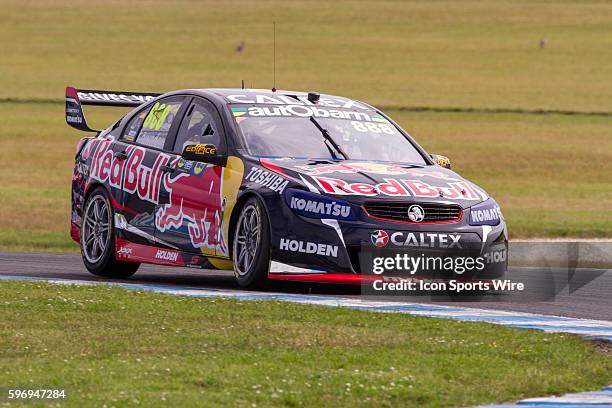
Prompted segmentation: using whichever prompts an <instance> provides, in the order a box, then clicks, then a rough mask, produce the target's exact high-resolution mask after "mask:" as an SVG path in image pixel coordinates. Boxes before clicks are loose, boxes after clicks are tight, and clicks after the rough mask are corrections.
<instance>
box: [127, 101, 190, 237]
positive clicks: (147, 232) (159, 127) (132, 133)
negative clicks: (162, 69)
mask: <svg viewBox="0 0 612 408" xmlns="http://www.w3.org/2000/svg"><path fill="white" fill-rule="evenodd" d="M184 101H185V96H170V97H167V98H163V99H160V100H158V101H156V102H154V103H153V104H151V105H149V106H147V107H146V108H144V109H142V110H141V111H140V112H138V113H137V114H136V115H134V116H133V117H132V118H131V119H130V121H129V122H128V123H127V124H126V126H125V128H124V131H123V134H122V136H121V139H119V140H118V141H117V143H116V145H117V152H118V153H117V155H118V156H120V157H121V158H123V161H124V165H123V177H122V192H123V199H122V201H121V205H122V206H123V214H124V218H123V219H121V218H120V219H119V220H117V221H118V222H116V227H117V228H119V229H123V230H124V232H125V233H126V236H127V237H128V239H129V240H130V241H133V242H137V243H138V242H141V243H146V244H151V243H160V242H159V241H158V240H156V239H155V209H156V206H157V204H158V203H159V197H160V190H161V186H162V184H163V181H162V179H163V178H164V177H166V176H167V173H166V171H167V168H168V167H169V166H168V165H169V164H171V160H172V154H171V151H170V146H168V144H169V143H171V141H172V140H173V139H174V138H173V137H172V135H173V134H174V133H176V129H177V127H178V124H179V123H180V115H181V114H183V113H184V109H181V107H182V105H183V102H184Z"/></svg>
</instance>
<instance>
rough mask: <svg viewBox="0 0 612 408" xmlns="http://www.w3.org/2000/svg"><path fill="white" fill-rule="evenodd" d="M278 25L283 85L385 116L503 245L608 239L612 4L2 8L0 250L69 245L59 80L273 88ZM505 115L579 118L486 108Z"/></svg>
mask: <svg viewBox="0 0 612 408" xmlns="http://www.w3.org/2000/svg"><path fill="white" fill-rule="evenodd" d="M272 21H277V47H276V57H277V72H276V79H277V84H276V85H277V87H280V88H288V89H300V90H317V91H322V92H328V93H338V94H341V95H347V96H350V97H354V98H358V99H363V100H365V101H368V102H370V103H372V104H374V105H379V106H381V107H383V108H385V107H386V108H390V109H389V110H388V113H390V114H391V116H392V117H394V118H395V119H397V120H398V121H399V122H400V123H401V124H402V125H403V126H404V127H405V128H406V129H407V130H408V131H409V132H411V133H412V134H413V135H415V136H416V138H417V140H418V141H419V142H420V143H421V144H422V145H423V146H425V147H426V148H427V149H429V150H430V151H431V152H435V153H439V154H444V155H447V156H449V157H451V159H452V161H453V164H454V168H455V169H456V170H458V171H459V172H460V173H461V174H463V175H464V176H466V177H468V178H470V179H472V180H473V181H475V182H476V183H478V184H480V185H481V186H482V187H484V188H485V189H486V190H487V191H488V192H489V193H490V194H492V195H493V196H494V197H495V198H496V199H498V201H499V202H500V203H501V204H502V207H503V210H504V212H505V215H506V217H507V219H508V222H509V226H510V234H511V237H513V238H518V237H551V236H570V237H612V228H611V227H612V212H611V211H610V208H612V188H611V187H610V186H611V185H612V138H611V137H610V135H611V134H612V114H611V115H607V116H606V115H587V114H584V112H612V108H610V106H612V81H610V80H609V78H611V77H612V54H611V53H609V52H608V49H609V48H610V45H612V36H610V35H609V27H610V26H612V3H606V2H598V1H591V2H589V1H584V2H569V1H568V2H549V1H541V2H531V1H524V2H522V1H513V2H504V1H496V2H489V1H483V2H478V1H466V2H446V1H436V2H367V1H365V2H363V1H361V2H353V1H350V2H349V1H346V2H312V1H303V2H302V1H296V2H276V1H262V2H246V1H245V2H170V3H168V2H161V1H146V2H131V3H129V4H128V3H125V2H119V1H116V2H78V1H71V2H67V1H66V2H56V3H54V4H53V5H52V4H51V3H48V2H42V1H41V2H28V3H27V4H25V5H24V4H23V3H22V2H16V1H3V2H2V13H1V14H0V39H1V40H2V41H0V44H1V45H0V47H1V48H0V51H1V55H2V59H1V60H0V67H1V68H0V69H1V72H2V75H0V108H1V109H2V111H3V113H4V115H3V120H2V121H0V159H2V160H3V163H4V165H3V166H1V167H0V225H2V228H1V229H0V250H7V249H8V250H51V251H64V250H75V249H76V247H75V246H74V245H73V244H72V243H71V242H70V240H69V238H68V235H67V231H68V222H69V192H70V186H69V183H70V175H71V167H72V154H73V151H74V145H75V143H76V140H77V139H78V137H79V136H80V135H79V134H77V132H76V131H74V130H71V129H69V128H68V127H67V126H66V125H65V123H64V114H63V106H62V103H61V100H62V98H63V89H64V87H65V86H66V85H67V84H72V85H76V86H80V87H89V88H106V89H134V90H148V91H165V90H171V89H178V88H184V87H210V86H234V87H237V86H239V84H240V81H241V80H242V79H244V80H245V81H246V84H247V86H253V87H271V86H272V80H273V73H272V55H273V53H272ZM542 39H545V40H546V41H545V47H544V48H540V40H542ZM243 40H244V41H245V43H246V45H245V48H244V51H243V52H241V53H237V52H236V51H235V48H236V46H237V45H238V44H239V43H240V42H241V41H243ZM15 101H17V102H15ZM53 101H56V102H53ZM415 107H422V108H432V109H441V110H442V111H441V112H436V111H428V112H414V111H406V110H401V108H415ZM445 108H458V109H463V110H469V109H474V111H473V112H451V109H448V110H446V111H445ZM509 109H518V110H527V111H529V110H538V109H542V110H565V111H571V112H578V114H574V115H532V114H520V113H513V114H511V113H492V112H491V111H495V110H501V111H504V110H509ZM580 112H582V113H583V114H580ZM88 114H89V116H90V118H92V119H93V121H94V124H96V125H98V126H99V127H103V126H105V125H108V124H109V123H112V121H114V119H116V118H117V117H119V116H120V114H121V111H120V110H112V109H111V110H109V111H102V110H95V111H94V112H93V114H92V113H90V112H89V111H88Z"/></svg>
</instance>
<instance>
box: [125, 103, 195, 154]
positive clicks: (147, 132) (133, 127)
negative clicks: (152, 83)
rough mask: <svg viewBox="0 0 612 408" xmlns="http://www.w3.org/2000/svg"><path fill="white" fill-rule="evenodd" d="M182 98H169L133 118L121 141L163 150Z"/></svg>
mask: <svg viewBox="0 0 612 408" xmlns="http://www.w3.org/2000/svg"><path fill="white" fill-rule="evenodd" d="M182 101H183V97H170V98H167V99H162V100H160V101H157V102H155V103H154V104H153V105H152V106H150V107H149V108H147V109H144V110H143V111H142V112H139V113H138V114H136V116H134V117H133V118H132V119H131V120H130V122H129V123H128V124H127V126H126V128H125V132H124V134H123V139H124V140H126V141H128V142H133V141H135V142H136V143H138V144H141V145H143V146H149V147H153V148H155V149H163V148H164V144H165V142H166V137H167V136H168V133H170V128H171V127H172V123H173V122H174V119H175V118H176V115H177V114H178V111H179V108H180V107H181V103H182Z"/></svg>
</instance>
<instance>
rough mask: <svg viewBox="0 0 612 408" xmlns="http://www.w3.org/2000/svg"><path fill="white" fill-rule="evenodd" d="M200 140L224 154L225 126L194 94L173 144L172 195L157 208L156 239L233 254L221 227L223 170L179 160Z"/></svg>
mask: <svg viewBox="0 0 612 408" xmlns="http://www.w3.org/2000/svg"><path fill="white" fill-rule="evenodd" d="M198 143H201V144H208V145H214V146H216V148H217V152H218V154H225V149H226V143H225V136H224V134H223V126H222V124H221V118H220V116H219V114H218V112H217V110H216V108H215V106H214V105H213V104H212V103H211V102H209V101H208V100H206V99H204V98H199V97H194V98H193V100H192V101H191V102H190V104H189V106H188V108H187V109H186V113H185V115H184V117H183V120H182V122H181V124H180V126H179V128H178V132H177V134H176V140H175V142H174V144H173V153H174V155H173V163H174V165H173V171H172V172H171V173H170V174H169V176H168V177H167V178H166V179H165V180H164V192H163V193H164V194H167V198H166V199H164V200H163V201H164V203H160V204H159V205H158V206H157V210H156V218H155V226H156V231H155V237H156V238H157V239H159V240H160V241H163V242H167V243H170V244H172V245H173V246H176V247H178V248H179V249H181V250H182V251H185V252H191V253H195V254H204V255H213V256H214V255H216V256H228V251H227V245H226V240H225V237H224V236H223V225H222V224H223V215H224V211H225V202H224V199H223V196H222V181H223V171H224V169H223V167H221V166H217V165H212V164H206V163H202V162H194V161H186V160H183V159H181V158H180V155H181V153H182V151H183V149H184V147H185V146H187V145H192V144H198Z"/></svg>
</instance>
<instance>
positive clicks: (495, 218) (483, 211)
mask: <svg viewBox="0 0 612 408" xmlns="http://www.w3.org/2000/svg"><path fill="white" fill-rule="evenodd" d="M501 220H503V216H502V212H501V209H500V208H499V205H498V204H497V203H496V202H495V200H493V199H492V198H489V199H488V200H486V201H484V202H482V203H480V204H477V205H475V206H473V207H471V208H470V225H498V224H499V223H500V221H501Z"/></svg>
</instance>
